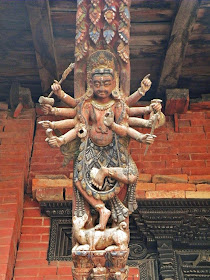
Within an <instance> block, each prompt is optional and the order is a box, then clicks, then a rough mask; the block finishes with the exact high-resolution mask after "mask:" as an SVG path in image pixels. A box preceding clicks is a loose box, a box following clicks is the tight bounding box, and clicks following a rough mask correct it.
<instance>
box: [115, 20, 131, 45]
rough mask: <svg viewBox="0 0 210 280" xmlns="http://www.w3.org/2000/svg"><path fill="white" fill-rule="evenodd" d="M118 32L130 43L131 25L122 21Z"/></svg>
mask: <svg viewBox="0 0 210 280" xmlns="http://www.w3.org/2000/svg"><path fill="white" fill-rule="evenodd" d="M118 33H119V36H120V38H121V39H122V40H123V41H124V42H125V43H126V44H128V41H129V38H130V34H129V27H128V26H127V25H126V24H125V23H124V22H123V21H121V22H120V25H119V28H118Z"/></svg>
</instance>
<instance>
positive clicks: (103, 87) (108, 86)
mask: <svg viewBox="0 0 210 280" xmlns="http://www.w3.org/2000/svg"><path fill="white" fill-rule="evenodd" d="M91 84H92V87H93V93H94V97H95V98H96V99H98V100H107V99H110V95H111V93H112V91H113V90H114V89H115V86H116V82H115V79H114V78H113V77H112V75H110V74H95V75H94V76H93V77H92V81H91Z"/></svg>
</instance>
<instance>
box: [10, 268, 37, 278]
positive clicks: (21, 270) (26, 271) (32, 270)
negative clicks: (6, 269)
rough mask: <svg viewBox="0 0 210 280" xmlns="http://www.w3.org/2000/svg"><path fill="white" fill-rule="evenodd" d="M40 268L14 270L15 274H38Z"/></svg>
mask: <svg viewBox="0 0 210 280" xmlns="http://www.w3.org/2000/svg"><path fill="white" fill-rule="evenodd" d="M38 273H39V270H38V269H37V268H36V267H34V268H16V269H15V271H14V276H15V277H16V276H22V277H23V276H27V277H28V276H38Z"/></svg>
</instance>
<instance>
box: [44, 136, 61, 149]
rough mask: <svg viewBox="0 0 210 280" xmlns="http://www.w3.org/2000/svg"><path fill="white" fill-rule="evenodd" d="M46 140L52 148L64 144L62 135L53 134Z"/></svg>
mask: <svg viewBox="0 0 210 280" xmlns="http://www.w3.org/2000/svg"><path fill="white" fill-rule="evenodd" d="M45 141H47V142H48V144H49V145H50V147H51V148H59V147H60V146H61V145H63V144H64V139H63V138H62V137H57V136H52V137H50V138H46V139H45Z"/></svg>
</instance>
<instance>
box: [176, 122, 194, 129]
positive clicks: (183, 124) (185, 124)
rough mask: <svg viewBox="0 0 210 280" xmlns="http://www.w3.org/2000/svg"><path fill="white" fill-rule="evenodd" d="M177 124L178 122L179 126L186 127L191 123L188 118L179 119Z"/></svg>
mask: <svg viewBox="0 0 210 280" xmlns="http://www.w3.org/2000/svg"><path fill="white" fill-rule="evenodd" d="M178 124H179V128H186V127H189V126H190V125H191V123H190V121H189V120H179V121H178Z"/></svg>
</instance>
